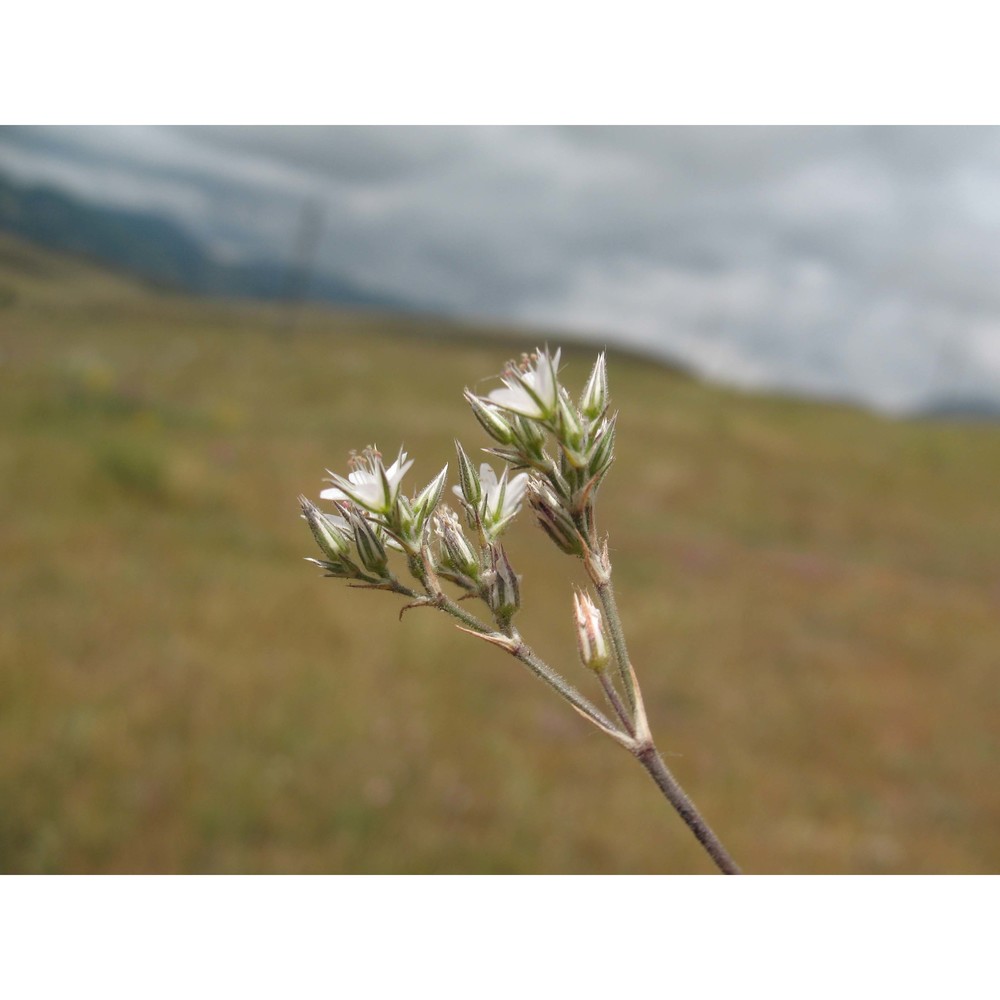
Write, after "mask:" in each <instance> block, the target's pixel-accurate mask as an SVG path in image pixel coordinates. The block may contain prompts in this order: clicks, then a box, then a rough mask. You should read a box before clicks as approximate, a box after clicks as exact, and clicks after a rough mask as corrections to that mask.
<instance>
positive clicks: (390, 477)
mask: <svg viewBox="0 0 1000 1000" xmlns="http://www.w3.org/2000/svg"><path fill="white" fill-rule="evenodd" d="M351 465H352V466H353V468H352V470H351V472H349V473H348V475H347V478H346V479H345V478H344V477H343V476H338V475H337V474H336V473H335V472H330V470H329V469H327V470H326V471H327V472H328V473H330V479H329V482H331V483H333V486H332V487H331V488H330V489H326V490H323V492H322V493H320V497H321V498H322V499H324V500H351V501H353V502H354V503H356V504H358V506H360V507H364V508H365V510H369V511H371V512H372V513H373V514H388V513H389V511H391V510H392V508H393V507H394V506H395V504H396V497H397V496H398V495H399V484H400V481H401V480H402V478H403V476H404V475H406V472H407V470H408V469H409V468H410V466H411V465H413V459H410V461H407V460H406V452H405V451H403V450H402V449H400V452H399V457H398V458H397V459H396V461H395V462H393V463H392V465H390V466H389V468H388V469H387V468H386V467H385V465H384V464H383V463H382V456H381V455H380V454H379V453H378V451H377V450H376V449H375V448H374V447H370V448H365V450H364V451H363V452H362V453H361V455H360V456H358V455H355V456H353V457H352V459H351Z"/></svg>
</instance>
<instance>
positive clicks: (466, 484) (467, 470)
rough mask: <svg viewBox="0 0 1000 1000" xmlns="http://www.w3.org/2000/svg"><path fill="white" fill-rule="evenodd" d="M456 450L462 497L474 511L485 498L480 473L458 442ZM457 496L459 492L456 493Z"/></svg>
mask: <svg viewBox="0 0 1000 1000" xmlns="http://www.w3.org/2000/svg"><path fill="white" fill-rule="evenodd" d="M455 448H456V449H457V451H458V481H459V487H460V490H461V494H460V495H461V496H462V497H464V499H465V502H466V503H467V504H468V505H469V507H471V508H472V509H473V510H476V509H477V508H478V507H479V501H480V500H482V498H483V486H482V483H480V481H479V473H478V472H476V468H475V466H474V465H473V464H472V462H471V461H470V460H469V456H468V455H466V454H465V449H464V448H463V447H462V446H461V445H460V444H459V443H458V442H457V441H456V442H455ZM455 492H456V494H457V493H459V490H456V491H455Z"/></svg>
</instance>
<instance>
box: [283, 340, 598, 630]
mask: <svg viewBox="0 0 1000 1000" xmlns="http://www.w3.org/2000/svg"><path fill="white" fill-rule="evenodd" d="M559 357H560V352H559V351H556V352H555V353H554V354H550V353H549V351H548V350H547V349H545V350H538V351H536V352H535V353H534V354H533V355H531V356H528V355H525V356H522V358H521V360H520V361H519V362H510V363H508V365H507V367H506V368H505V370H504V372H503V373H502V375H501V382H502V385H501V387H500V388H496V389H493V390H492V391H490V392H489V393H488V394H486V395H484V396H480V395H476V394H474V393H472V392H470V391H469V390H468V389H467V390H466V391H465V398H466V399H467V400H468V402H469V405H470V406H471V407H472V411H473V413H474V414H475V416H476V418H477V419H478V421H479V423H480V424H481V425H482V427H483V428H484V429H485V430H486V432H487V433H488V434H489V436H490V437H491V438H492V440H493V446H492V447H490V448H487V449H485V450H486V451H487V452H488V453H489V454H492V455H494V456H496V457H497V458H500V459H502V460H503V461H504V463H505V464H504V467H503V468H502V469H501V470H500V471H499V472H498V471H497V470H495V469H494V468H493V467H492V466H491V465H490V464H489V463H487V462H481V463H479V464H478V467H477V465H476V463H474V462H473V461H472V460H471V459H470V458H469V456H468V455H467V454H466V452H465V450H464V449H463V447H462V445H461V444H459V443H458V442H457V441H456V442H455V446H456V451H457V455H458V484H457V485H456V486H454V487H453V488H452V491H453V493H454V495H455V497H456V499H457V507H456V509H457V510H459V512H460V513H463V514H464V524H463V519H461V518H460V517H459V516H458V514H457V513H456V512H455V511H453V510H451V509H450V508H449V507H448V506H447V505H445V504H443V503H442V498H443V495H444V490H445V480H446V478H447V473H448V467H447V466H445V468H444V469H442V470H441V472H440V473H438V475H437V476H435V477H434V479H433V480H431V482H430V483H428V484H427V486H426V487H424V489H423V490H421V491H420V492H419V493H417V494H416V495H415V496H408V495H407V494H406V493H405V492H404V491H403V489H402V481H403V478H404V476H405V475H406V474H407V472H409V470H410V468H411V467H412V465H413V460H412V459H410V458H409V457H408V455H407V453H406V452H405V451H403V450H402V449H400V451H399V453H398V455H397V457H396V458H395V460H394V461H393V462H392V463H391V464H389V465H386V464H385V462H384V460H383V457H382V455H381V453H380V452H379V451H378V449H377V448H375V447H374V446H370V447H368V448H365V449H364V451H362V452H361V453H360V454H353V455H352V456H351V459H350V462H349V465H350V469H349V471H348V474H347V475H346V476H343V475H339V474H338V473H335V472H330V471H329V470H328V475H329V483H330V484H331V485H330V486H329V488H327V489H324V490H323V491H322V492H321V493H320V498H321V499H323V500H328V501H331V502H332V503H333V505H334V508H335V510H334V512H333V513H323V512H322V511H320V510H319V509H318V508H317V507H316V506H315V505H314V504H313V503H312V502H310V501H309V500H306V499H305V498H300V503H301V506H302V516H303V517H304V518H305V519H306V521H307V522H308V524H309V527H310V529H311V530H312V533H313V537H314V538H315V539H316V542H317V544H318V545H319V547H320V549H321V551H322V553H323V558H322V559H313V560H312V562H314V563H316V564H318V565H319V566H321V567H322V568H323V569H325V570H326V571H327V573H328V574H329V575H331V576H337V577H343V578H346V579H349V580H355V581H358V582H360V583H362V584H365V585H368V586H376V587H384V588H386V589H392V590H397V591H398V592H400V593H410V591H409V590H408V588H407V587H406V586H404V585H401V584H400V583H399V581H398V580H397V578H396V576H395V575H394V573H393V571H392V568H391V560H390V552H391V551H392V550H396V551H398V552H400V553H402V554H403V555H404V556H405V557H406V559H407V562H408V568H409V571H410V573H411V575H412V576H413V577H414V578H415V579H416V580H417V581H418V583H419V584H420V585H421V587H422V588H423V590H424V592H425V593H426V594H427V595H428V596H429V597H436V596H437V593H438V590H436V588H439V586H440V585H439V584H438V582H437V581H438V579H443V580H446V581H448V582H450V583H452V584H454V585H456V586H457V587H459V588H460V589H461V590H463V591H464V592H465V595H467V596H471V597H478V598H480V599H481V600H482V601H483V602H484V603H485V604H486V605H487V606H488V608H489V609H490V611H491V613H492V617H493V619H494V621H495V622H496V623H497V625H498V626H499V627H500V628H501V629H504V630H507V631H509V629H510V620H511V617H512V616H513V614H514V612H515V611H516V610H517V609H518V607H519V606H520V577H519V576H518V574H517V573H516V572H515V571H514V569H513V567H512V566H511V564H510V560H509V559H508V557H507V554H506V552H505V550H504V548H503V545H502V544H501V541H500V539H501V536H502V535H503V533H504V532H505V531H506V529H507V528H508V527H509V525H510V524H511V522H512V521H513V520H514V519H515V518H516V516H517V514H518V513H519V512H520V510H521V508H522V506H523V505H524V501H525V499H527V501H528V503H529V504H530V506H531V508H532V509H533V511H534V513H535V515H536V517H537V519H538V522H539V524H540V525H541V527H542V528H543V529H544V531H545V533H546V534H547V535H548V536H549V537H550V538H551V539H552V540H553V541H554V542H555V543H556V545H558V547H559V548H560V549H562V550H563V551H564V552H567V553H571V554H573V555H577V556H585V555H586V554H587V553H588V552H590V551H592V550H593V548H594V545H595V529H594V523H593V511H594V498H595V495H596V491H597V487H598V486H599V485H600V483H601V481H602V480H603V478H604V477H605V476H606V475H607V472H608V469H609V468H610V466H611V462H612V459H613V450H614V435H615V417H614V416H611V417H609V416H608V385H607V370H606V365H605V359H604V355H603V354H602V355H600V356H599V357H598V359H597V363H596V364H595V365H594V368H593V371H592V372H591V374H590V378H589V379H588V381H587V384H586V386H585V388H584V390H583V393H582V395H581V396H580V398H579V400H578V402H576V403H574V401H573V400H572V399H571V397H570V395H569V393H568V392H567V390H566V389H565V388H564V387H563V386H562V385H561V384H560V382H559Z"/></svg>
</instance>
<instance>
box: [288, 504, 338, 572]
mask: <svg viewBox="0 0 1000 1000" xmlns="http://www.w3.org/2000/svg"><path fill="white" fill-rule="evenodd" d="M299 506H301V508H302V517H303V518H304V519H305V521H306V522H307V523H308V525H309V530H310V531H311V532H312V536H313V538H315V539H316V544H317V545H318V546H319V547H320V549H322V550H323V555H325V556H326V557H327V559H329V560H330V561H331V562H338V561H339V560H340V559H341V558H342V557H343V556H346V555H347V553H348V552H349V551H350V545H349V543H348V537H349V534H348V533H349V531H350V529H349V528H348V525H347V522H346V521H344V519H343V518H341V517H338V518H332V517H328V516H327V515H326V514H324V513H323V512H322V511H321V510H320V509H319V508H318V507H317V506H316V505H315V504H314V503H312V502H311V501H309V500H307V499H306V498H305V497H303V496H300V497H299Z"/></svg>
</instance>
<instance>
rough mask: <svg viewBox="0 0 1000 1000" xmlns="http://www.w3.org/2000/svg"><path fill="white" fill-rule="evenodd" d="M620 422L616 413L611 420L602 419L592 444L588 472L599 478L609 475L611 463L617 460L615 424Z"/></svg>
mask: <svg viewBox="0 0 1000 1000" xmlns="http://www.w3.org/2000/svg"><path fill="white" fill-rule="evenodd" d="M617 422H618V414H617V413H616V414H615V415H614V416H613V417H612V418H611V419H610V420H603V421H601V426H600V427H598V428H597V431H596V432H595V434H594V439H593V441H592V442H591V445H590V455H589V461H588V463H587V471H588V473H589V474H590V475H591V476H593V477H597V478H599V479H602V478H603V477H604V476H606V475H607V473H608V470H609V469H610V468H611V463H612V462H613V461H614V460H615V425H616V423H617Z"/></svg>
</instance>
